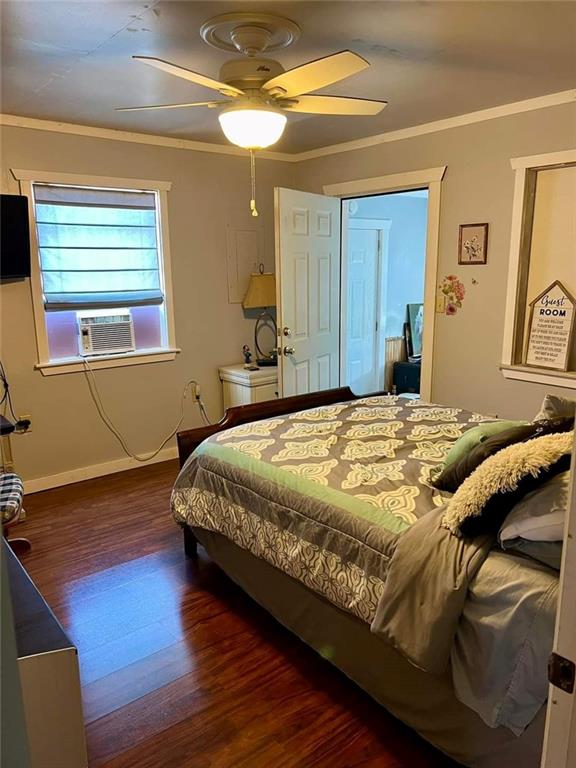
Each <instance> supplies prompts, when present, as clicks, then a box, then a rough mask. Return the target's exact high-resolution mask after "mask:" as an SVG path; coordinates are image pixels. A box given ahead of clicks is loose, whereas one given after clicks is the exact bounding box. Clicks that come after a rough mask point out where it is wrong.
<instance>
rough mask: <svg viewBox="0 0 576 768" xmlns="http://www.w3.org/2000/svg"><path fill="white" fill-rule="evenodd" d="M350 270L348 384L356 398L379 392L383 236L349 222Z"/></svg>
mask: <svg viewBox="0 0 576 768" xmlns="http://www.w3.org/2000/svg"><path fill="white" fill-rule="evenodd" d="M349 225H350V226H349V229H348V237H347V245H348V248H347V267H346V308H347V312H346V382H345V383H346V384H348V386H349V387H350V388H351V389H352V391H353V392H354V393H356V394H366V393H367V392H375V391H376V390H377V389H378V388H379V384H380V376H379V354H378V352H379V350H378V319H379V317H378V316H379V304H380V301H379V294H380V263H379V262H380V258H379V255H380V232H379V230H378V229H354V228H353V226H354V225H353V220H352V219H350V220H349Z"/></svg>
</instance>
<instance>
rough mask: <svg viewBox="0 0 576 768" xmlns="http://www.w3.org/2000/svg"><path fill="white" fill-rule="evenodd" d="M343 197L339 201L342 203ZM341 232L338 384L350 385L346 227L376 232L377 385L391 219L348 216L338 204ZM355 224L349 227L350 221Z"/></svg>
mask: <svg viewBox="0 0 576 768" xmlns="http://www.w3.org/2000/svg"><path fill="white" fill-rule="evenodd" d="M344 202H346V200H344V199H343V200H342V203H344ZM341 222H342V234H341V236H340V253H341V255H340V385H341V386H350V384H349V383H348V382H347V381H346V353H347V351H348V334H347V333H346V331H347V328H346V326H347V323H348V230H349V229H376V230H378V232H379V242H378V276H377V281H378V304H377V307H378V313H377V316H378V330H377V332H376V349H377V360H378V366H379V370H378V388H382V387H383V386H384V368H382V371H381V372H380V364H381V363H382V364H383V363H384V354H383V353H384V346H383V338H382V289H383V288H384V279H385V275H386V274H387V271H388V270H387V267H388V244H389V238H390V228H391V226H392V220H391V219H367V218H360V217H358V218H352V217H350V216H349V215H348V211H347V209H346V207H345V206H342V215H341ZM352 223H353V224H354V225H355V226H353V227H351V226H350V224H352Z"/></svg>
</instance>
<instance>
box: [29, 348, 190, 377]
mask: <svg viewBox="0 0 576 768" xmlns="http://www.w3.org/2000/svg"><path fill="white" fill-rule="evenodd" d="M179 352H180V349H177V348H170V349H146V350H138V351H136V352H127V353H126V354H122V355H95V356H93V357H67V358H63V359H62V360H50V361H47V362H42V363H37V364H36V365H35V366H34V367H35V368H36V369H37V370H39V371H41V372H42V375H43V376H54V375H56V374H60V373H81V372H82V371H84V370H85V368H84V362H83V361H84V360H86V362H87V363H88V364H89V366H90V368H92V369H93V370H98V369H100V368H120V367H123V366H127V365H142V364H144V363H162V362H165V361H168V360H174V359H175V358H176V355H177V354H178V353H179Z"/></svg>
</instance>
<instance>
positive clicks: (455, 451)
mask: <svg viewBox="0 0 576 768" xmlns="http://www.w3.org/2000/svg"><path fill="white" fill-rule="evenodd" d="M527 424H528V422H527V421H505V420H502V421H488V422H485V423H484V424H479V425H478V426H477V427H473V428H472V429H469V430H467V431H466V432H464V434H463V435H462V437H459V438H458V440H456V442H455V443H454V445H453V446H452V448H450V450H449V451H448V455H447V456H446V458H445V459H444V465H443V468H446V467H449V466H450V465H451V464H454V462H456V461H460V459H462V458H463V457H464V456H465V454H467V453H468V452H469V451H471V450H472V448H476V446H477V445H479V444H480V443H482V442H484V440H486V438H488V437H492V435H497V434H498V433H499V432H504V431H505V430H507V429H512V427H523V426H526V425H527Z"/></svg>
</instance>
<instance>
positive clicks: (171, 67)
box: [132, 56, 244, 96]
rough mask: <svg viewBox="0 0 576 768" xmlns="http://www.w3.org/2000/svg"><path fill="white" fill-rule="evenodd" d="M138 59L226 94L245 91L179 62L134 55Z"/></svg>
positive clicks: (236, 93)
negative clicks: (194, 70)
mask: <svg viewBox="0 0 576 768" xmlns="http://www.w3.org/2000/svg"><path fill="white" fill-rule="evenodd" d="M132 58H133V59H136V61H141V62H142V63H143V64H148V65H149V66H151V67H155V68H156V69H160V70H161V71H162V72H166V73H167V74H169V75H175V76H176V77H181V78H182V79H183V80H188V81H189V82H191V83H196V84H197V85H203V86H204V87H205V88H212V90H214V91H220V93H222V94H224V95H225V96H243V95H244V91H241V90H240V89H239V88H235V87H234V86H233V85H227V83H221V82H220V81H219V80H213V79H212V78H211V77H206V75H200V74H199V73H198V72H192V70H191V69H186V68H185V67H179V66H178V65H177V64H171V63H170V62H169V61H164V59H157V58H156V57H154V56H132Z"/></svg>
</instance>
